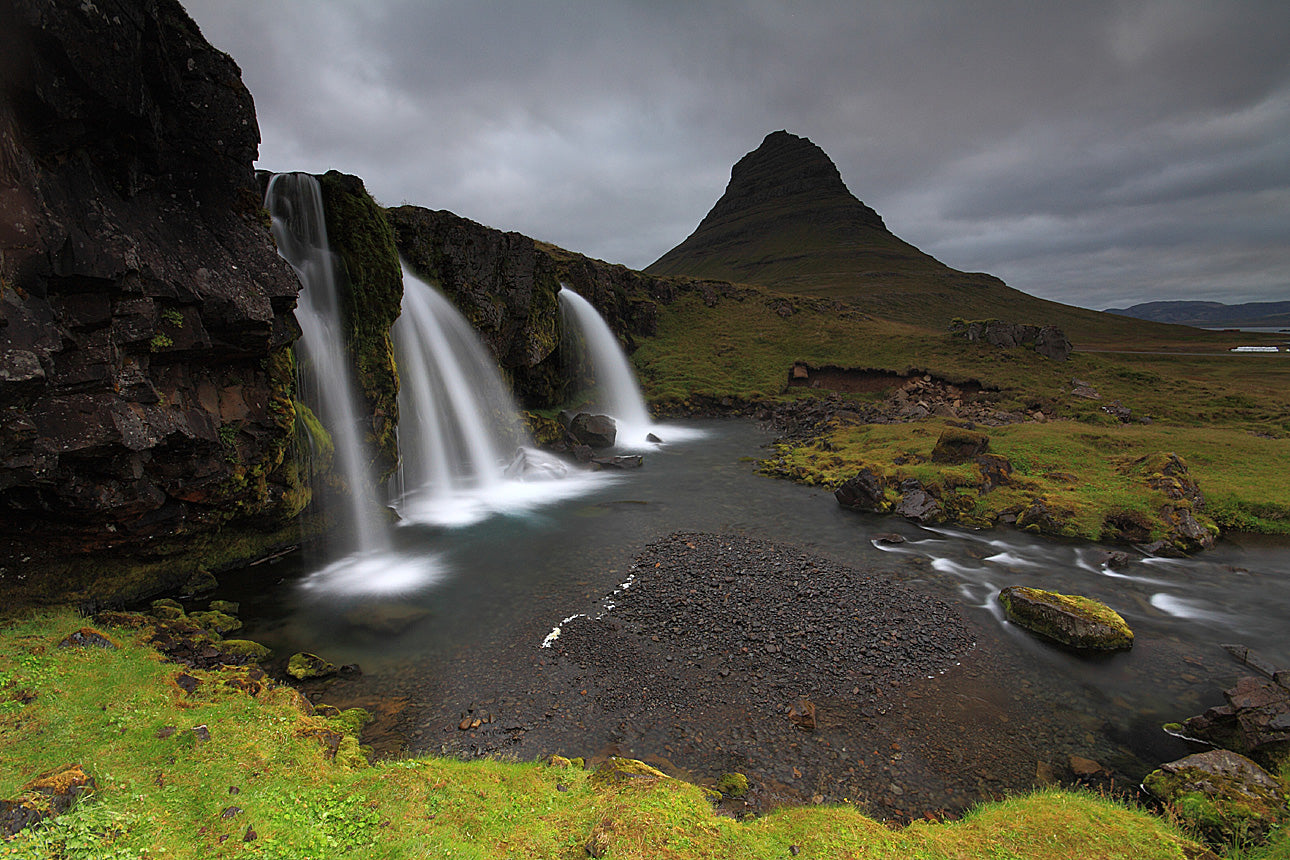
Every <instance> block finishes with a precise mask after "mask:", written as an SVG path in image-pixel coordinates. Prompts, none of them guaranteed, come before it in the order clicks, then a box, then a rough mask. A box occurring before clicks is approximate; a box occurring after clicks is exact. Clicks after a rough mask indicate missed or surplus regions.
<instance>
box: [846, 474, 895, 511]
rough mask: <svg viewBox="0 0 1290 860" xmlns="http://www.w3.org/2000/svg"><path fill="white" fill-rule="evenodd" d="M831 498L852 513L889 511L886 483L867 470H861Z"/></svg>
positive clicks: (889, 503)
mask: <svg viewBox="0 0 1290 860" xmlns="http://www.w3.org/2000/svg"><path fill="white" fill-rule="evenodd" d="M833 497H834V498H836V499H837V500H838V504H839V505H841V506H842V507H844V508H850V509H851V510H853V511H866V512H870V513H886V512H888V511H890V510H891V502H890V501H888V499H887V484H886V481H884V480H883V478H882V477H881V476H880V475H878V474H877V473H875V472H874V471H873V470H872V469H869V468H864V469H861V470H860V472H859V474H857V475H856V476H855V477H854V478H851V479H850V480H848V481H847V482H846V483H844V484H843V485H842V486H840V487H838V489H837V490H836V491H835V492H834V493H833Z"/></svg>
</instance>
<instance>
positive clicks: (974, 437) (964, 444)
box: [932, 427, 990, 464]
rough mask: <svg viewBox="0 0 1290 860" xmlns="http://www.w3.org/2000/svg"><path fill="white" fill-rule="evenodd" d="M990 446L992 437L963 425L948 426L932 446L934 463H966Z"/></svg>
mask: <svg viewBox="0 0 1290 860" xmlns="http://www.w3.org/2000/svg"><path fill="white" fill-rule="evenodd" d="M989 448H990V437H989V436H987V435H985V434H984V433H978V432H976V431H975V430H965V429H964V428H962V427H946V428H945V429H944V430H942V431H941V435H940V437H939V438H938V439H937V440H936V445H935V446H934V447H933V448H932V462H933V463H951V464H953V463H966V462H968V461H969V460H973V459H975V458H976V457H978V456H979V455H981V454H984V453H985V452H986V451H987V450H989Z"/></svg>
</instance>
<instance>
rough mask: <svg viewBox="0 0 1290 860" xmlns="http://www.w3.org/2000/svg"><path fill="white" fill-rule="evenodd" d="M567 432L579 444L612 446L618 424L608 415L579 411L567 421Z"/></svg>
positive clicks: (600, 446)
mask: <svg viewBox="0 0 1290 860" xmlns="http://www.w3.org/2000/svg"><path fill="white" fill-rule="evenodd" d="M569 433H570V434H572V435H573V437H574V438H575V439H577V440H578V443H579V444H582V445H586V446H588V447H590V448H612V447H613V445H614V440H615V439H616V438H617V435H618V425H617V423H616V422H615V421H614V419H612V418H610V417H609V416H608V415H591V414H589V413H586V412H580V413H578V414H577V415H575V416H574V417H573V421H571V422H569Z"/></svg>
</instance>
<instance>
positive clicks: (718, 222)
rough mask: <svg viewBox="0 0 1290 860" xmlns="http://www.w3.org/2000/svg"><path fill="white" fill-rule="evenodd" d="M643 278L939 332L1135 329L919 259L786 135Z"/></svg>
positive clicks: (751, 156)
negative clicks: (674, 278) (831, 304)
mask: <svg viewBox="0 0 1290 860" xmlns="http://www.w3.org/2000/svg"><path fill="white" fill-rule="evenodd" d="M644 271H645V272H646V273H648V274H651V275H687V276H691V277H697V278H711V279H715V280H723V281H732V282H735V283H745V284H757V285H760V286H765V287H770V288H772V289H776V290H782V291H784V292H789V293H799V294H806V295H821V296H830V297H834V298H842V299H847V300H851V301H853V302H855V303H857V304H859V305H860V306H861V307H863V308H865V309H866V310H868V311H870V312H872V313H874V314H877V315H879V316H884V317H888V318H891V319H895V320H900V321H902V322H911V323H916V324H922V325H928V326H932V327H935V328H937V329H942V328H944V327H945V326H946V325H947V324H948V323H949V321H950V320H951V319H953V318H954V317H964V318H968V319H985V318H997V319H1003V320H1008V321H1010V322H1019V323H1032V324H1039V325H1045V324H1052V325H1057V326H1061V327H1063V328H1064V329H1066V330H1067V333H1068V334H1070V335H1071V336H1072V337H1077V338H1080V339H1081V340H1083V341H1085V342H1087V341H1089V340H1105V339H1116V338H1121V337H1138V336H1140V335H1141V331H1140V327H1141V325H1142V324H1141V323H1140V322H1130V321H1129V320H1127V319H1125V318H1122V317H1115V316H1110V315H1107V314H1103V313H1100V312H1098V311H1089V310H1085V309H1083V308H1075V307H1071V306H1068V305H1063V304H1059V303H1057V302H1051V301H1047V300H1044V299H1039V298H1036V297H1034V296H1030V295H1027V294H1026V293H1023V292H1021V291H1019V290H1015V289H1012V288H1011V287H1009V286H1008V285H1007V284H1005V283H1004V282H1003V281H1001V280H999V279H998V278H996V277H994V276H992V275H988V274H983V273H969V272H961V271H958V270H957V269H952V268H950V267H949V266H947V265H945V264H944V263H942V262H941V261H939V260H937V259H936V258H934V257H932V256H930V255H929V254H925V253H923V252H922V251H920V250H919V249H918V248H916V247H914V246H913V245H911V244H909V243H908V242H905V241H904V240H902V239H900V238H899V237H897V236H896V235H895V234H893V233H892V232H891V231H890V230H888V229H887V225H886V224H884V223H883V220H882V218H881V217H880V216H879V215H878V213H877V212H875V211H874V210H873V209H871V208H870V207H868V206H866V205H865V204H864V203H862V202H861V201H860V200H858V199H857V198H856V197H855V195H853V194H852V193H851V191H850V190H848V188H847V186H846V184H845V183H844V182H843V181H842V176H841V174H840V173H839V172H838V169H837V167H836V166H835V165H834V163H833V161H832V160H831V159H830V158H829V156H828V155H827V154H825V152H824V150H822V149H821V148H820V147H819V146H817V145H815V144H814V143H812V142H811V141H810V140H808V139H806V138H804V137H798V136H797V135H794V134H789V133H788V132H787V131H776V132H773V133H771V134H769V135H767V136H766V138H765V140H763V141H762V143H761V145H760V146H759V147H757V149H755V150H753V151H752V152H750V153H748V154H747V155H745V156H744V157H743V158H741V159H740V160H739V161H738V162H737V163H736V164H735V166H734V168H733V169H732V170H731V171H730V183H729V184H728V185H727V186H726V190H725V193H724V194H723V195H722V196H721V199H719V200H718V201H717V203H716V205H715V206H713V207H712V210H711V211H710V212H708V214H707V215H706V216H705V217H704V218H703V220H702V221H701V222H700V223H699V226H698V227H697V228H696V229H695V231H694V232H693V233H691V234H690V236H689V238H687V239H686V240H685V241H684V242H682V243H681V244H679V245H677V246H676V247H675V248H673V249H672V250H670V251H668V252H667V253H666V254H664V255H663V256H662V257H660V258H659V259H658V260H656V261H655V262H653V263H651V264H650V265H649V266H648V267H646V268H645V270H644Z"/></svg>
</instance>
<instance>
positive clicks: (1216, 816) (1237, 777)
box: [1143, 750, 1287, 846]
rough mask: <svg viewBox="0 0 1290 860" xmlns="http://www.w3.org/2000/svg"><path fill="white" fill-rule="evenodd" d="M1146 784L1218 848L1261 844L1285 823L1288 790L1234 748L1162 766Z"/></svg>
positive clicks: (1205, 753)
mask: <svg viewBox="0 0 1290 860" xmlns="http://www.w3.org/2000/svg"><path fill="white" fill-rule="evenodd" d="M1143 786H1144V787H1145V788H1146V789H1147V790H1148V791H1150V792H1151V793H1152V794H1154V795H1155V796H1156V797H1158V798H1160V800H1161V801H1163V802H1164V803H1166V804H1167V805H1168V806H1169V807H1170V808H1171V809H1172V810H1173V812H1174V814H1175V815H1177V816H1178V818H1179V819H1181V820H1182V821H1183V822H1184V823H1185V824H1186V825H1188V826H1189V827H1191V828H1193V829H1195V830H1196V832H1198V833H1199V834H1200V835H1201V837H1202V838H1204V839H1205V841H1207V842H1210V843H1212V844H1215V845H1223V846H1230V845H1243V844H1248V843H1251V842H1254V843H1257V842H1260V841H1262V840H1263V839H1264V837H1266V836H1267V834H1268V831H1270V830H1271V829H1272V828H1273V827H1276V826H1278V825H1279V824H1281V823H1283V822H1284V821H1286V820H1287V815H1286V797H1285V791H1284V789H1283V788H1282V787H1281V785H1280V783H1278V782H1277V781H1276V780H1275V779H1274V778H1273V777H1272V776H1271V775H1270V774H1268V772H1267V771H1265V770H1264V769H1263V768H1261V767H1259V766H1258V765H1257V764H1255V763H1254V762H1252V761H1250V760H1249V759H1248V758H1246V757H1245V756H1243V755H1240V754H1238V753H1234V752H1232V751H1231V750H1210V751H1209V752H1203V753H1197V754H1196V755H1189V756H1187V757H1186V758H1183V759H1179V760H1178V761H1173V762H1170V763H1168V764H1165V765H1161V766H1160V768H1159V769H1157V770H1154V771H1152V772H1151V773H1149V774H1148V775H1147V778H1146V779H1145V780H1143Z"/></svg>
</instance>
